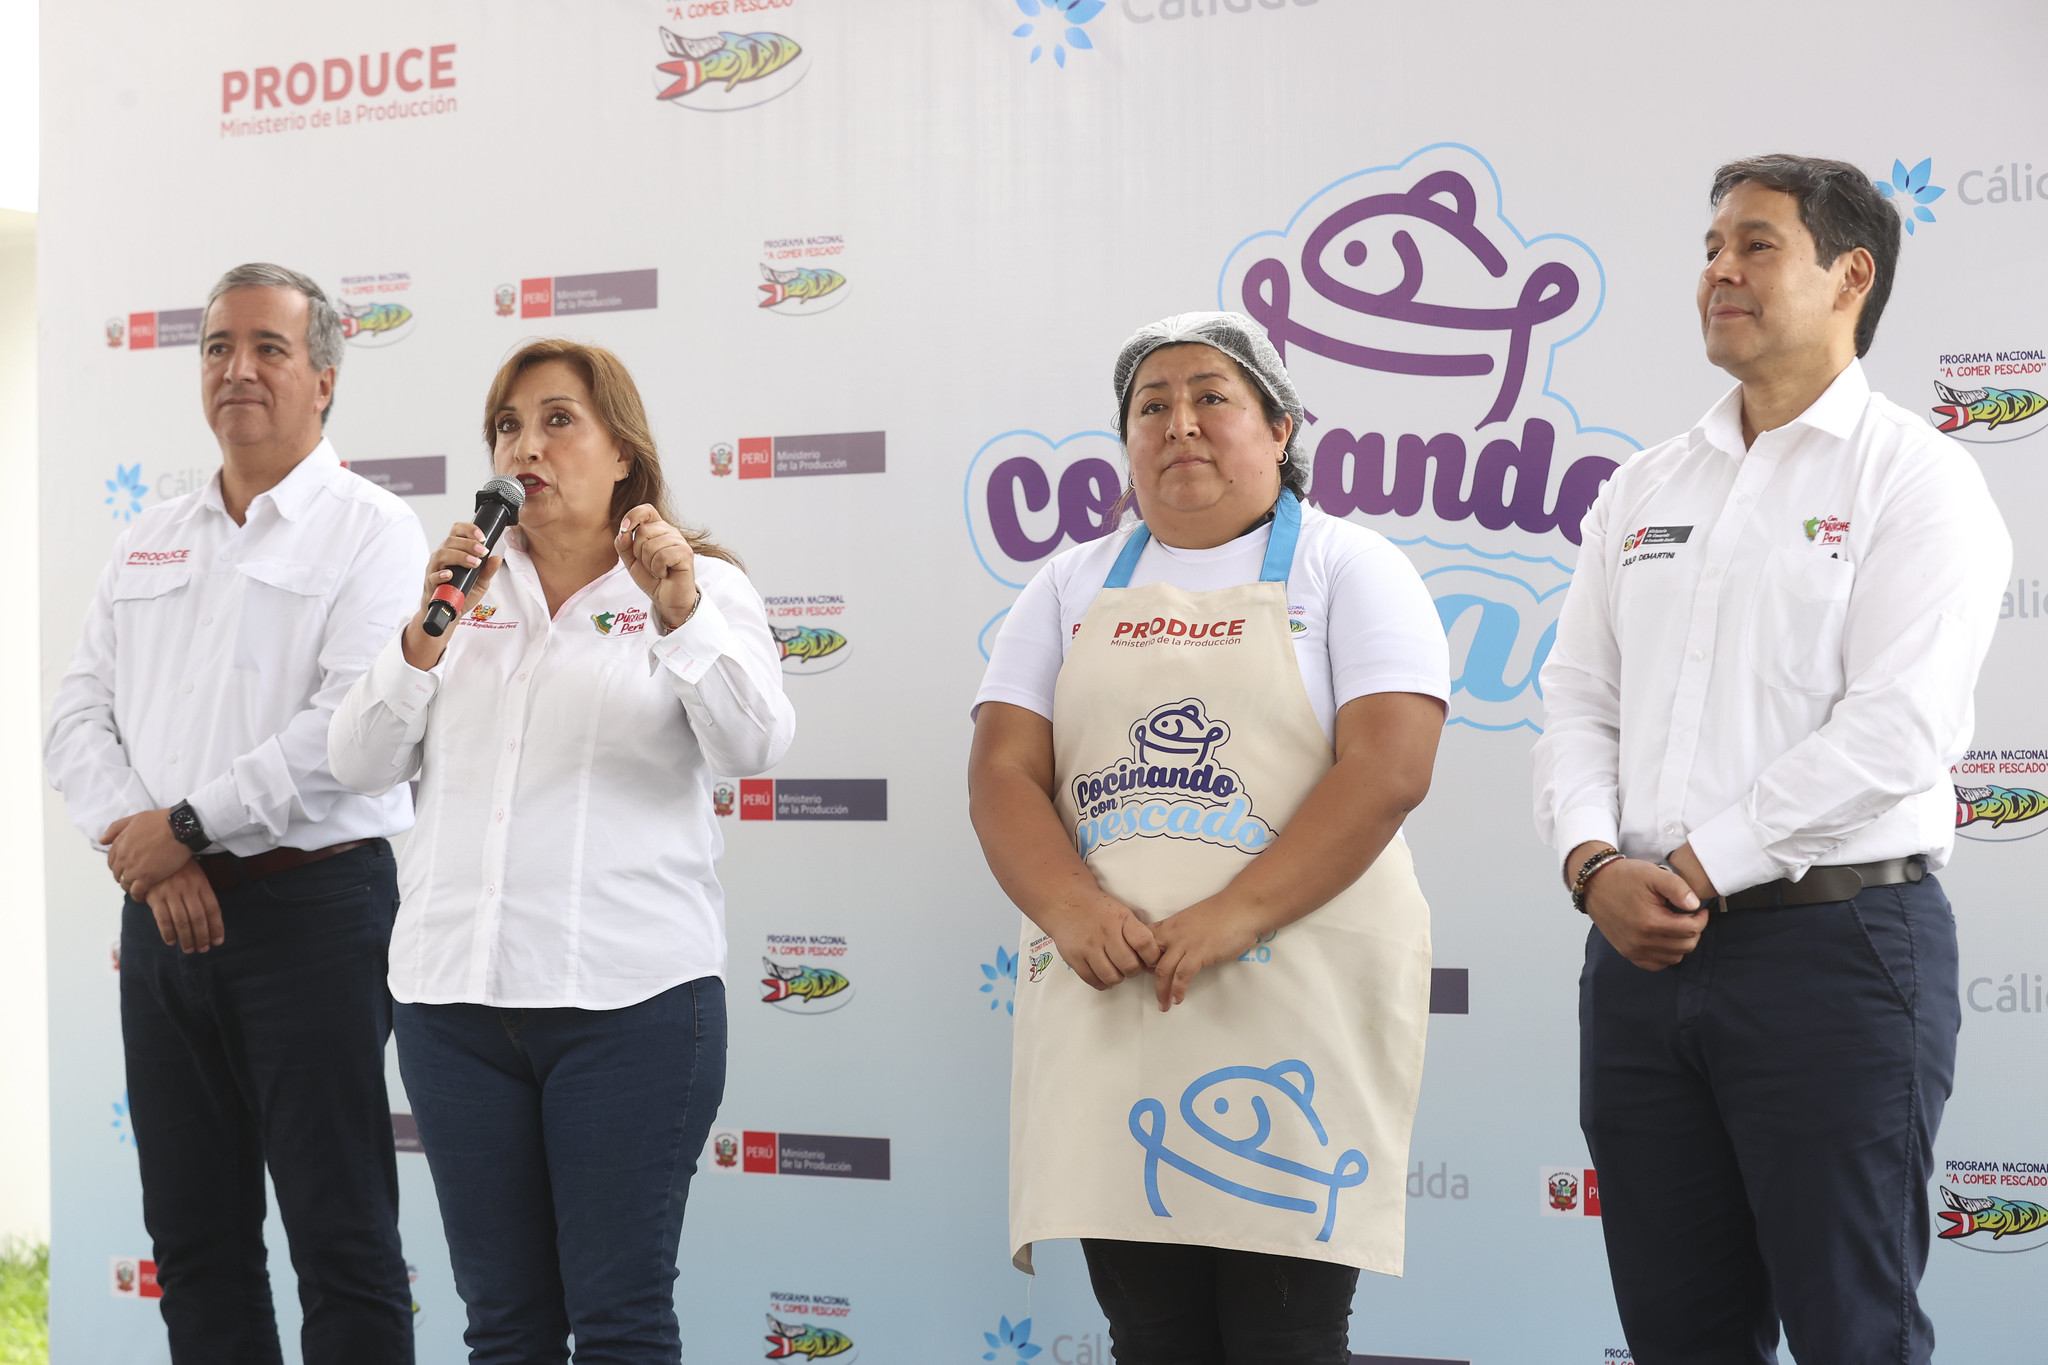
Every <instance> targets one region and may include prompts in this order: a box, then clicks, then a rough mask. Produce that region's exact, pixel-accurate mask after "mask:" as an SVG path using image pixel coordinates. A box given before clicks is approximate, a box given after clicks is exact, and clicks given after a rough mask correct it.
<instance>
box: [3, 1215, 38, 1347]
mask: <svg viewBox="0 0 2048 1365" xmlns="http://www.w3.org/2000/svg"><path fill="white" fill-rule="evenodd" d="M49 1360H50V1249H49V1248H48V1247H46V1246H29V1245H27V1244H26V1243H22V1242H8V1243H5V1244H0V1365H49Z"/></svg>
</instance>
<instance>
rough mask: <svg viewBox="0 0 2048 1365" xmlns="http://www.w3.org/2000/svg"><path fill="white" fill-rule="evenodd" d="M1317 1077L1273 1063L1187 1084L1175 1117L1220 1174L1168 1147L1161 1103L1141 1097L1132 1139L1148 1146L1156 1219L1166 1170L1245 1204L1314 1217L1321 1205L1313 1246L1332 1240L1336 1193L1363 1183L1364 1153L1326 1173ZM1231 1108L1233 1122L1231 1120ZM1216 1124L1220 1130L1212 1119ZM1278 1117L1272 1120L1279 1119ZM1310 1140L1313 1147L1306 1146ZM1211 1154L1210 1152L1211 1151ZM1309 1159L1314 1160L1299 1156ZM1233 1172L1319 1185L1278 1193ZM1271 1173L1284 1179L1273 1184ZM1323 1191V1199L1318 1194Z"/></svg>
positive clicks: (1163, 1213)
mask: <svg viewBox="0 0 2048 1365" xmlns="http://www.w3.org/2000/svg"><path fill="white" fill-rule="evenodd" d="M1315 1094H1316V1078H1315V1073H1314V1072H1313V1071H1311V1070H1310V1069H1309V1067H1308V1064H1307V1063H1306V1062H1301V1061H1292V1060H1290V1061H1283V1062H1275V1063H1274V1064H1273V1065H1272V1066H1267V1067H1257V1066H1225V1067H1219V1068H1217V1069H1216V1070H1214V1071H1211V1072H1209V1073H1208V1074H1206V1075H1203V1076H1197V1077H1196V1078H1195V1079H1194V1080H1193V1081H1191V1082H1189V1084H1188V1087H1187V1089H1185V1090H1183V1091H1182V1092H1181V1097H1180V1115H1181V1118H1182V1120H1183V1121H1184V1122H1185V1123H1186V1124H1187V1126H1188V1128H1189V1130H1190V1131H1192V1132H1193V1133H1194V1134H1195V1135H1196V1136H1197V1137H1199V1138H1201V1139H1202V1140H1203V1141H1205V1142H1207V1143H1208V1144H1209V1147H1208V1148H1207V1149H1200V1153H1201V1155H1202V1157H1203V1158H1204V1159H1205V1160H1216V1159H1217V1157H1218V1156H1219V1155H1225V1156H1229V1157H1234V1158H1236V1160H1235V1161H1224V1162H1222V1163H1221V1164H1222V1165H1224V1167H1225V1170H1224V1171H1222V1172H1219V1171H1212V1170H1210V1169H1209V1168H1208V1167H1206V1166H1203V1165H1202V1164H1201V1163H1200V1162H1199V1161H1196V1160H1195V1159H1193V1158H1192V1157H1189V1156H1187V1155H1184V1154H1183V1153H1180V1152H1176V1151H1174V1150H1173V1148H1172V1147H1171V1146H1170V1145H1168V1140H1167V1132H1166V1130H1167V1117H1166V1106H1165V1105H1164V1104H1162V1103H1160V1102H1159V1101H1158V1100H1156V1099H1141V1100H1139V1101H1138V1102H1137V1103H1136V1104H1133V1105H1132V1106H1131V1114H1130V1128H1131V1136H1132V1137H1133V1138H1135V1139H1137V1142H1138V1145H1139V1146H1140V1147H1142V1148H1144V1149H1145V1177H1144V1178H1145V1199H1146V1201H1147V1202H1148V1203H1149V1204H1150V1205H1151V1206H1152V1213H1153V1216H1154V1217H1158V1218H1171V1217H1173V1215H1172V1214H1171V1213H1170V1212H1168V1211H1167V1206H1166V1201H1165V1199H1164V1197H1163V1196H1162V1195H1161V1193H1160V1188H1159V1168H1160V1166H1161V1165H1162V1164H1163V1165H1166V1166H1169V1167H1171V1168H1172V1169H1174V1170H1176V1171H1178V1172H1180V1173H1181V1174H1183V1175H1186V1176H1190V1177H1192V1178H1193V1179H1194V1180H1196V1181H1199V1182H1200V1183H1201V1184H1203V1185H1206V1186H1208V1187H1209V1188H1211V1189H1214V1190H1220V1191H1222V1192H1223V1193H1224V1194H1227V1195H1230V1196H1231V1197H1233V1198H1236V1199H1241V1200H1244V1201H1245V1202H1246V1203H1250V1204H1258V1205H1261V1206H1263V1207H1265V1208H1269V1209H1279V1210H1284V1211H1286V1212H1289V1213H1303V1214H1309V1215H1311V1216H1313V1215H1314V1214H1315V1213H1316V1212H1317V1211H1318V1209H1319V1208H1320V1210H1321V1212H1322V1227H1321V1230H1320V1231H1318V1232H1317V1233H1316V1240H1317V1241H1318V1242H1327V1241H1329V1240H1330V1234H1331V1232H1332V1231H1334V1230H1335V1228H1336V1226H1337V1196H1338V1195H1339V1194H1341V1193H1342V1192H1343V1191H1345V1190H1348V1189H1350V1188H1352V1187H1353V1186H1356V1185H1362V1184H1364V1183H1365V1178H1366V1174H1367V1165H1366V1160H1365V1153H1363V1152H1361V1151H1359V1150H1358V1149H1357V1148H1355V1147H1350V1148H1346V1149H1345V1150H1344V1151H1343V1152H1342V1153H1340V1154H1339V1155H1338V1156H1337V1158H1336V1160H1335V1161H1334V1162H1332V1163H1331V1165H1330V1168H1329V1169H1328V1170H1327V1171H1326V1170H1324V1169H1322V1167H1321V1162H1323V1161H1326V1160H1328V1159H1329V1154H1328V1151H1327V1149H1328V1147H1329V1146H1330V1135H1329V1132H1328V1130H1327V1129H1326V1128H1325V1127H1324V1126H1323V1120H1322V1118H1321V1116H1320V1115H1318V1114H1317V1113H1316V1109H1315ZM1233 1111H1235V1117H1232V1114H1233ZM1211 1119H1219V1120H1220V1121H1221V1122H1222V1124H1223V1126H1222V1127H1218V1126H1217V1125H1216V1124H1214V1123H1212V1122H1210V1120H1211ZM1276 1120H1277V1121H1276ZM1311 1138H1313V1140H1314V1143H1315V1145H1314V1146H1313V1147H1311V1146H1310V1145H1309V1139H1311ZM1212 1149H1213V1150H1212ZM1302 1157H1308V1158H1312V1160H1311V1161H1305V1160H1301V1159H1299V1158H1302ZM1232 1173H1234V1174H1236V1175H1241V1176H1244V1177H1246V1178H1258V1179H1261V1180H1263V1181H1265V1182H1267V1183H1282V1184H1288V1185H1289V1186H1290V1188H1296V1189H1299V1188H1300V1185H1297V1184H1293V1183H1292V1182H1301V1183H1302V1184H1306V1185H1316V1186H1321V1187H1322V1191H1321V1193H1319V1194H1317V1195H1316V1196H1315V1197H1312V1198H1304V1197H1302V1196H1301V1195H1300V1194H1277V1193H1274V1192H1272V1191H1270V1190H1265V1189H1261V1188H1259V1187H1258V1186H1254V1185H1248V1184H1245V1183H1243V1182H1242V1181H1240V1180H1238V1179H1234V1178H1233V1175H1232ZM1274 1174H1277V1175H1279V1176H1282V1177H1285V1178H1286V1179H1285V1181H1279V1182H1276V1181H1274V1179H1273V1176H1274ZM1323 1194H1327V1196H1328V1198H1327V1200H1323V1198H1322V1195H1323Z"/></svg>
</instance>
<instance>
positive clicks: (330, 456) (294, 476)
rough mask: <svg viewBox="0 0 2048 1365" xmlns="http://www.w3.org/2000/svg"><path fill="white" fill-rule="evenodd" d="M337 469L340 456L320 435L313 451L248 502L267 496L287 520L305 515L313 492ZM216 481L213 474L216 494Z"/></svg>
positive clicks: (324, 483)
mask: <svg viewBox="0 0 2048 1365" xmlns="http://www.w3.org/2000/svg"><path fill="white" fill-rule="evenodd" d="M340 471H341V457H340V456H339V455H336V454H335V453H334V447H333V446H332V445H329V444H328V442H327V438H326V437H324V436H323V437H321V438H320V444H319V445H317V446H314V447H313V451H312V453H311V454H310V455H308V456H306V458H305V459H303V460H300V461H299V462H298V464H297V465H295V466H293V468H292V472H291V473H289V474H287V475H285V476H284V477H283V478H282V479H280V480H278V482H277V486H276V487H274V488H271V489H269V490H267V491H266V492H262V493H258V494H257V495H256V496H255V498H254V499H252V500H251V503H252V505H253V504H254V503H257V502H261V501H263V499H265V498H269V499H270V502H271V505H272V506H273V507H275V508H277V510H278V514H279V515H280V516H282V517H283V518H284V519H285V520H286V521H297V520H299V519H300V518H301V517H302V516H304V515H305V512H306V509H307V507H308V506H310V505H311V504H312V501H313V498H314V495H316V494H317V493H319V491H320V490H321V489H322V488H323V487H325V486H326V484H327V481H328V479H329V478H331V477H332V476H333V475H334V474H336V473H339V472H340ZM219 484H220V481H219V478H218V477H217V476H216V478H215V480H214V487H215V492H214V494H213V496H215V497H219V496H220V494H219V491H218V489H219Z"/></svg>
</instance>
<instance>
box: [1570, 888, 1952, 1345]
mask: <svg viewBox="0 0 2048 1365" xmlns="http://www.w3.org/2000/svg"><path fill="white" fill-rule="evenodd" d="M1579 1022H1580V1062H1581V1071H1580V1121H1581V1123H1582V1125H1583V1127H1584V1129H1585V1133H1586V1141H1587V1142H1588V1144H1590V1146H1591V1149H1592V1154H1593V1165H1594V1166H1595V1168H1597V1169H1598V1171H1599V1173H1600V1202H1601V1211H1602V1218H1601V1224H1602V1227H1603V1229H1604V1231H1605V1235H1606V1238H1607V1261H1608V1267H1609V1271H1610V1273H1611V1274H1612V1276H1613V1280H1614V1296H1615V1300H1616V1303H1617V1305H1618V1307H1619V1308H1620V1310H1621V1321H1622V1327H1623V1329H1624V1330H1625V1331H1626V1333H1627V1335H1628V1344H1629V1349H1630V1350H1631V1351H1632V1352H1633V1353H1634V1355H1635V1358H1636V1360H1637V1362H1638V1365H1753V1363H1758V1362H1774V1361H1776V1360H1777V1358H1778V1355H1777V1342H1778V1332H1779V1325H1780V1324H1781V1323H1782V1324H1783V1327H1784V1332H1785V1336H1786V1338H1787V1339H1788V1341H1789V1343H1790V1345H1791V1348H1792V1352H1793V1354H1794V1355H1795V1356H1797V1357H1798V1359H1799V1363H1800V1365H1870V1363H1871V1362H1876V1361H1884V1362H1888V1363H1890V1362H1896V1363H1897V1365H1923V1363H1924V1362H1925V1361H1927V1360H1928V1358H1929V1357H1930V1356H1931V1355H1932V1353H1933V1349H1934V1327H1933V1324H1932V1323H1931V1322H1929V1321H1928V1318H1927V1315H1926V1314H1925V1313H1924V1312H1922V1311H1921V1309H1920V1305H1919V1300H1918V1289H1919V1284H1920V1276H1921V1273H1922V1272H1923V1271H1924V1270H1925V1269H1926V1267H1927V1246H1928V1234H1929V1223H1930V1221H1931V1220H1930V1218H1929V1213H1928V1207H1927V1182H1928V1179H1929V1177H1930V1176H1931V1175H1932V1172H1933V1165H1934V1135H1935V1131H1936V1129H1937V1128H1939V1127H1940V1125H1941V1112H1942V1106H1943V1105H1944V1104H1945V1103H1946V1101H1947V1099H1948V1095H1949V1090H1950V1087H1951V1085H1952V1084H1953V1081H1954V1077H1955V1058H1956V1033H1957V1030H1958V1028H1959V1027H1960V1025H1961V1005H1960V1000H1959V999H1958V996H1957V991H1956V929H1955V919H1954V917H1953V916H1952V915H1951V914H1950V913H1949V905H1948V898H1947V897H1946V896H1944V895H1943V894H1942V891H1941V887H1940V884H1939V883H1937V882H1936V881H1935V880H1934V879H1933V878H1932V877H1929V878H1928V879H1926V880H1925V881H1922V882H1920V883H1918V884H1917V885H1901V886H1886V887H1878V888H1875V889H1872V890H1869V891H1865V892H1863V893H1862V894H1861V895H1859V896H1857V897H1856V899H1855V900H1853V901H1836V902H1833V903H1830V904H1826V905H1810V906H1800V907H1795V908H1792V909H1785V910H1753V911H1738V912H1735V913H1733V914H1728V915H1717V916H1715V917H1714V919H1713V920H1712V922H1711V923H1709V924H1708V926H1707V928H1706V931H1705V933H1704V934H1702V935H1701V938H1700V944H1699V947H1698V949H1697V950H1696V951H1694V952H1693V953H1692V954H1691V955H1690V956H1688V957H1687V958H1686V959H1685V960H1684V961H1682V962H1680V963H1679V964H1678V965H1677V966H1676V967H1671V968H1667V969H1666V970H1664V971H1660V972H1646V971H1643V970H1641V969H1640V968H1637V967H1635V966H1632V965H1630V964H1629V963H1628V962H1627V961H1626V960H1625V959H1623V958H1622V957H1621V956H1620V954H1618V953H1616V952H1615V951H1614V949H1613V948H1611V947H1609V946H1608V943H1607V940H1606V939H1604V938H1603V937H1601V935H1600V932H1599V930H1597V929H1595V930H1593V931H1592V935H1591V937H1590V938H1589V939H1588V941H1587V945H1586V969H1585V973H1584V975H1583V976H1582V977H1581V978H1580V995H1579Z"/></svg>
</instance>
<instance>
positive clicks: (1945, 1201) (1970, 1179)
mask: <svg viewBox="0 0 2048 1365" xmlns="http://www.w3.org/2000/svg"><path fill="white" fill-rule="evenodd" d="M1940 1179H1941V1184H1940V1191H1941V1203H1942V1205H1943V1207H1941V1208H1937V1209H1936V1210H1935V1213H1936V1214H1937V1215H1938V1216H1939V1217H1940V1219H1941V1221H1942V1222H1943V1223H1944V1224H1946V1225H1947V1226H1945V1227H1942V1228H1940V1229H1939V1232H1940V1234H1941V1240H1942V1241H1943V1242H1946V1243H1949V1244H1951V1245H1954V1246H1958V1247H1961V1248H1962V1249H1963V1250H1965V1251H1988V1252H1994V1253H2004V1254H2011V1253H2014V1252H2023V1251H2038V1250H2040V1249H2041V1248H2042V1247H2043V1246H2044V1245H2048V1208H2044V1207H2042V1202H2041V1201H2042V1200H2044V1199H2048V1162H2044V1161H1955V1160H1951V1161H1945V1162H1943V1163H1942V1173H1941V1178H1940Z"/></svg>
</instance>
